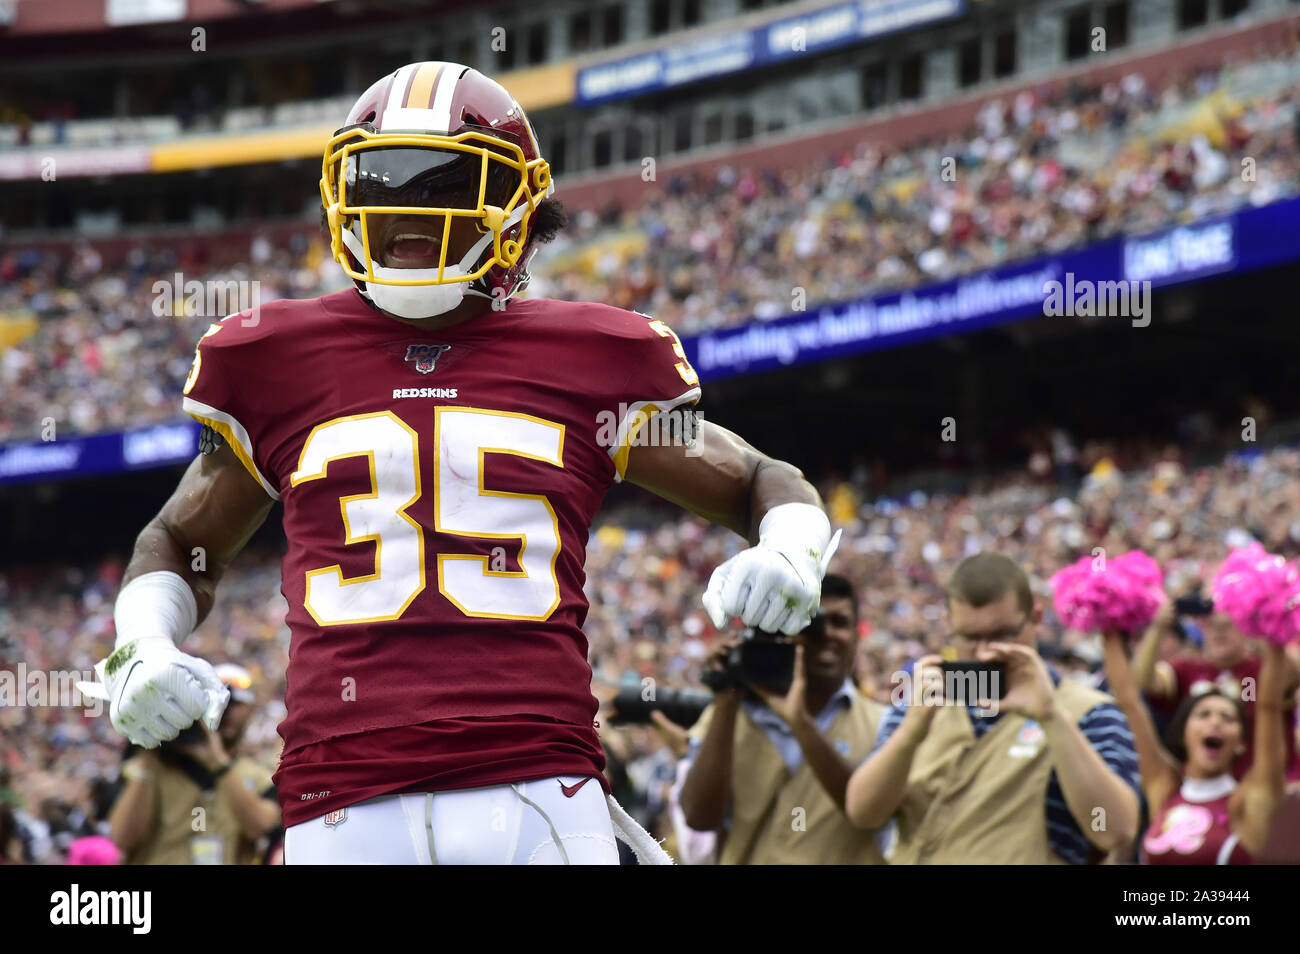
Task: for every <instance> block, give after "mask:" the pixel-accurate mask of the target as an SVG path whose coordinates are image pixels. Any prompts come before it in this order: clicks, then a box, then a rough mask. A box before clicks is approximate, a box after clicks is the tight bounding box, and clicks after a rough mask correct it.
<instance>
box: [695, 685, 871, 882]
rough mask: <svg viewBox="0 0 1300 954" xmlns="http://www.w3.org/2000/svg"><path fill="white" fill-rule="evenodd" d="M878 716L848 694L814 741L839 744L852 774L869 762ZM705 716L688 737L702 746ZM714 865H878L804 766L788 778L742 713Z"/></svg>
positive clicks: (864, 834)
mask: <svg viewBox="0 0 1300 954" xmlns="http://www.w3.org/2000/svg"><path fill="white" fill-rule="evenodd" d="M883 712H884V706H882V705H880V704H879V703H877V702H874V701H872V700H870V699H868V698H866V697H865V696H862V695H861V694H859V693H858V692H857V691H856V690H854V692H853V695H852V701H851V702H850V704H849V706H848V707H847V708H841V710H840V712H839V714H838V715H836V717H835V721H834V722H832V723H831V727H830V730H829V731H828V732H824V733H822V735H823V737H824V738H826V739H827V740H828V741H829V742H830V743H831V745H832V746H835V744H836V743H837V742H839V743H847V747H848V754H847V756H845V758H846V760H847V761H848V762H849V764H850V765H854V766H856V765H858V764H860V763H861V762H862V761H863V760H864V759H865V758H866V757H867V755H868V754H870V752H871V748H872V746H873V745H874V744H875V741H876V729H877V727H878V726H879V725H880V717H881V715H882V713H883ZM712 716H713V707H712V706H710V707H709V709H708V710H707V711H706V712H705V713H704V714H703V715H702V716H701V717H700V720H699V722H697V723H696V725H695V728H694V729H693V730H692V732H691V734H692V735H693V736H695V737H697V738H700V739H703V738H704V732H705V731H707V729H708V725H709V720H710V719H711V718H712ZM843 748H844V746H843V745H841V746H839V748H838V749H837V751H840V750H842V749H843ZM840 754H841V755H843V754H844V753H843V751H841V752H840ZM718 863H719V864H723V865H780V864H796V865H798V864H805V865H809V864H830V865H863V864H866V865H878V864H884V859H883V858H882V857H881V856H880V851H879V849H877V848H876V840H875V832H870V831H863V830H861V829H859V828H855V827H854V826H853V824H852V823H851V822H850V821H849V819H848V817H847V816H846V815H845V814H844V812H843V811H841V810H840V808H839V806H838V805H836V804H835V802H834V801H832V799H831V797H830V796H829V795H827V794H826V790H825V789H824V788H822V785H821V782H819V781H818V780H817V776H816V775H815V774H814V773H813V770H812V768H811V767H810V766H809V765H808V761H807V760H806V759H805V760H804V762H803V764H802V765H800V766H799V771H797V772H795V773H794V774H793V775H791V774H790V770H789V769H788V768H787V767H786V764H785V760H784V759H783V758H781V753H780V752H778V751H777V749H776V746H774V745H773V744H772V743H771V741H770V740H769V739H768V737H767V734H766V733H765V732H764V731H763V729H762V728H761V727H760V726H757V725H755V724H754V722H753V720H752V719H750V717H749V715H748V713H746V712H745V711H744V709H743V708H742V709H741V711H740V713H739V714H738V715H737V716H736V739H735V749H734V752H733V756H732V765H731V827H730V828H728V829H727V832H726V836H725V841H724V842H723V845H722V852H721V854H720V856H719V858H718Z"/></svg>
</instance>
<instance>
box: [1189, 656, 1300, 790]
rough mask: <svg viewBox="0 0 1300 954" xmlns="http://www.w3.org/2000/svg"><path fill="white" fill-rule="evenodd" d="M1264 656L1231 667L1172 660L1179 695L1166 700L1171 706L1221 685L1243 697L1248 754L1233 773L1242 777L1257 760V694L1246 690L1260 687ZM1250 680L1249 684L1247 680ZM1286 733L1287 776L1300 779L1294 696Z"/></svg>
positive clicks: (1195, 658)
mask: <svg viewBox="0 0 1300 954" xmlns="http://www.w3.org/2000/svg"><path fill="white" fill-rule="evenodd" d="M1260 662H1261V660H1260V658H1259V656H1257V655H1254V654H1252V655H1249V656H1246V657H1245V658H1244V659H1242V661H1241V662H1239V663H1237V665H1235V666H1233V667H1232V668H1231V669H1219V668H1218V667H1217V666H1215V665H1213V664H1212V663H1211V662H1210V661H1209V660H1207V659H1203V658H1201V657H1199V656H1181V657H1179V658H1177V659H1174V660H1173V661H1172V662H1170V664H1169V665H1170V668H1171V669H1173V671H1174V678H1175V679H1176V680H1177V685H1178V689H1177V696H1176V697H1175V699H1174V701H1173V702H1172V703H1170V702H1166V703H1165V706H1166V707H1167V708H1168V709H1173V708H1175V707H1176V706H1177V705H1178V703H1179V702H1181V701H1182V700H1184V699H1186V698H1187V697H1188V696H1189V695H1198V694H1199V693H1201V692H1204V691H1205V690H1206V689H1210V688H1214V687H1217V688H1218V689H1220V690H1222V691H1223V692H1225V693H1227V694H1228V695H1230V696H1232V697H1234V698H1237V699H1241V700H1242V706H1243V707H1244V708H1245V710H1246V724H1245V726H1243V732H1244V737H1243V739H1242V742H1243V743H1244V744H1245V747H1246V751H1245V753H1244V754H1243V755H1242V756H1241V757H1240V758H1238V759H1237V760H1236V762H1234V763H1233V770H1232V773H1233V775H1235V776H1236V777H1237V778H1238V779H1241V778H1244V777H1245V775H1246V772H1247V771H1249V770H1250V766H1251V763H1252V762H1253V761H1254V759H1255V693H1254V692H1249V693H1247V692H1244V691H1243V690H1244V688H1245V686H1246V685H1252V686H1255V687H1256V688H1258V686H1259V668H1260ZM1247 680H1249V683H1247ZM1283 710H1284V711H1283V720H1284V733H1285V736H1286V760H1287V761H1286V764H1287V779H1288V780H1292V781H1294V780H1296V779H1300V755H1298V754H1297V752H1296V744H1295V725H1294V717H1295V716H1294V699H1291V700H1289V702H1288V704H1287V705H1285V706H1284V707H1283Z"/></svg>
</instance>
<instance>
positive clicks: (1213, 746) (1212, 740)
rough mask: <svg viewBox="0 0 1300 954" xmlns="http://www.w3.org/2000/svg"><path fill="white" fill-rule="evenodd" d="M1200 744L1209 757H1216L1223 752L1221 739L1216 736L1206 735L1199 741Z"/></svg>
mask: <svg viewBox="0 0 1300 954" xmlns="http://www.w3.org/2000/svg"><path fill="white" fill-rule="evenodd" d="M1201 744H1202V745H1203V746H1205V748H1206V749H1207V750H1208V751H1209V752H1210V754H1211V755H1218V754H1219V753H1220V752H1222V751H1223V739H1221V738H1219V737H1218V736H1217V735H1207V736H1206V737H1205V738H1204V739H1202V740H1201Z"/></svg>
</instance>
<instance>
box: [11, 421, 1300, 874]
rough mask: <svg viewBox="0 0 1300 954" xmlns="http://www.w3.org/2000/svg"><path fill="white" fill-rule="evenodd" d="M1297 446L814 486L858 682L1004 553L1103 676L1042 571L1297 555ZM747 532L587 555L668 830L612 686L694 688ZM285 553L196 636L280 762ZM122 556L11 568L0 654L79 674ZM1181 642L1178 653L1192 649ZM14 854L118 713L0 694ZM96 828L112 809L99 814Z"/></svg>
mask: <svg viewBox="0 0 1300 954" xmlns="http://www.w3.org/2000/svg"><path fill="white" fill-rule="evenodd" d="M1298 469H1300V449H1295V448H1287V447H1282V448H1277V449H1273V450H1269V451H1234V452H1231V453H1228V454H1227V455H1226V456H1223V457H1222V459H1221V460H1220V461H1219V462H1218V463H1215V464H1212V465H1206V466H1189V465H1188V464H1186V463H1185V462H1184V461H1183V460H1182V455H1181V453H1180V451H1179V449H1178V448H1177V446H1170V447H1168V448H1166V449H1163V450H1162V451H1160V452H1159V453H1154V454H1148V455H1146V456H1145V457H1142V456H1139V455H1136V454H1132V453H1130V454H1129V455H1128V456H1127V457H1125V456H1124V455H1122V454H1119V453H1116V452H1115V451H1114V448H1107V447H1100V446H1099V447H1093V448H1089V449H1087V454H1086V456H1085V457H1084V458H1082V459H1080V460H1076V459H1073V455H1072V459H1071V460H1070V461H1067V462H1062V467H1061V468H1060V471H1059V473H1060V474H1061V476H1064V477H1065V478H1066V480H1065V482H1060V481H1058V480H1057V479H1056V478H1055V477H1053V476H1045V477H1040V478H1036V477H1035V476H1034V474H1033V471H1032V470H1031V469H1030V468H1028V467H1026V468H1024V469H1023V470H1019V471H1014V472H1008V473H1006V474H1004V475H1001V476H1000V477H998V478H997V479H996V480H993V481H988V482H984V483H983V484H982V485H981V486H977V487H972V488H971V489H970V490H969V491H968V492H964V493H950V494H940V495H927V494H925V493H921V492H914V493H911V494H908V495H906V496H904V497H902V498H890V497H873V496H870V494H869V488H868V487H867V485H866V483H865V482H864V479H863V475H861V474H859V475H858V476H857V479H854V478H853V477H852V476H850V477H849V478H846V479H841V480H835V481H832V482H826V483H824V484H823V486H822V488H821V489H822V491H823V494H824V496H825V499H826V500H827V504H828V509H829V510H830V512H831V515H832V519H833V520H834V521H835V523H836V524H837V525H839V526H843V528H844V534H845V538H844V540H843V542H842V544H841V546H840V549H839V552H838V554H837V556H836V558H835V560H834V562H833V563H832V567H831V568H832V571H833V572H835V573H838V574H840V575H842V576H845V577H847V578H848V579H849V580H851V581H853V582H854V583H855V585H856V587H857V591H858V598H859V600H860V604H861V614H860V621H859V632H858V655H857V660H856V665H855V679H856V681H857V683H858V685H859V687H860V689H861V690H862V692H863V693H864V694H866V695H869V696H871V697H872V698H874V699H876V700H877V701H880V702H882V703H884V704H888V703H889V701H890V693H891V689H892V687H893V685H894V683H893V681H892V676H893V674H895V673H897V672H899V671H900V670H901V669H902V668H903V667H904V666H905V665H906V663H908V661H910V660H912V659H915V658H916V657H918V656H920V655H922V654H924V653H927V652H939V651H940V650H942V648H943V647H944V646H945V644H946V643H947V641H948V633H947V631H946V629H945V625H944V598H943V585H944V581H945V579H946V577H947V575H948V573H950V572H951V570H952V568H953V567H954V566H955V565H956V564H957V562H958V561H960V560H961V559H962V558H963V557H965V556H967V555H970V554H972V553H976V552H979V551H981V550H994V551H998V552H1002V553H1006V554H1008V555H1010V556H1012V557H1013V558H1015V559H1016V560H1017V561H1018V562H1020V563H1021V564H1023V565H1024V566H1025V568H1026V569H1027V570H1028V571H1029V573H1030V578H1031V581H1032V583H1033V586H1034V588H1035V591H1036V595H1037V596H1038V597H1039V599H1040V600H1042V602H1043V604H1044V606H1045V608H1046V612H1045V615H1044V620H1043V624H1042V626H1041V629H1040V632H1039V645H1040V650H1041V651H1042V652H1043V654H1044V655H1045V657H1047V658H1048V659H1050V660H1053V661H1054V662H1055V663H1056V664H1057V665H1058V666H1060V667H1061V668H1062V669H1063V670H1065V671H1067V672H1069V671H1074V672H1077V673H1079V674H1080V675H1081V676H1086V675H1088V674H1093V675H1094V678H1096V677H1095V674H1097V673H1098V672H1099V670H1100V668H1101V648H1100V645H1099V643H1098V642H1097V640H1096V638H1095V634H1092V635H1090V634H1083V633H1079V632H1075V631H1071V630H1067V629H1065V628H1064V627H1063V626H1062V624H1061V623H1060V621H1059V620H1058V619H1057V618H1056V617H1055V615H1054V613H1053V612H1052V609H1051V600H1050V593H1049V591H1048V588H1047V580H1048V578H1049V577H1050V576H1051V574H1052V573H1053V572H1055V571H1056V570H1057V569H1060V568H1061V567H1063V566H1065V565H1067V564H1068V563H1070V562H1072V561H1074V560H1075V559H1077V558H1078V556H1080V555H1081V554H1088V553H1091V552H1092V549H1093V548H1094V547H1104V548H1105V549H1106V551H1107V552H1108V553H1111V554H1119V553H1122V552H1124V551H1127V550H1129V549H1132V548H1140V549H1142V550H1144V551H1146V552H1147V553H1149V554H1151V555H1152V556H1154V557H1155V558H1156V559H1157V560H1158V561H1159V562H1160V564H1161V566H1162V567H1163V568H1164V570H1165V573H1166V588H1167V590H1168V592H1169V593H1170V594H1171V595H1174V596H1177V595H1184V594H1187V593H1192V592H1197V591H1199V590H1202V589H1203V588H1205V587H1206V586H1207V585H1208V581H1209V580H1210V578H1211V577H1212V575H1213V573H1214V570H1215V568H1216V566H1217V564H1218V562H1219V561H1220V560H1221V559H1222V558H1223V557H1224V556H1225V555H1226V554H1227V552H1228V551H1229V550H1230V549H1231V548H1233V547H1237V546H1242V545H1245V544H1246V543H1248V542H1249V541H1251V540H1258V541H1260V542H1261V543H1263V544H1264V546H1265V547H1266V548H1267V549H1269V550H1270V551H1272V552H1276V553H1281V554H1283V555H1285V556H1287V557H1288V558H1292V557H1294V556H1296V555H1297V554H1300V483H1297V482H1296V481H1295V480H1294V474H1295V473H1296V472H1297V470H1298ZM742 546H743V541H741V539H740V538H739V537H737V536H736V535H734V534H731V533H730V532H729V531H725V530H722V529H720V528H716V527H711V526H709V525H708V524H706V523H704V522H703V521H700V520H698V519H695V518H692V517H683V516H681V515H680V514H679V513H676V512H673V511H665V510H662V509H658V508H641V507H633V508H626V509H621V510H615V511H611V512H608V513H607V514H605V516H604V518H603V520H602V522H601V524H600V525H599V526H598V527H597V528H596V529H595V531H594V532H593V534H592V536H591V539H590V542H589V547H588V554H587V587H586V589H587V594H588V597H589V599H590V601H591V612H590V615H589V617H588V620H587V623H586V626H585V630H586V633H587V636H588V639H589V641H590V660H591V664H592V669H593V677H594V683H593V691H594V692H595V694H596V695H597V696H598V698H600V699H601V700H602V703H603V705H602V711H601V713H600V714H599V715H598V717H597V718H598V720H599V721H600V722H601V725H602V730H601V731H602V738H603V741H604V742H605V745H606V749H607V753H608V756H609V766H608V768H607V772H608V773H609V774H610V777H611V779H612V781H613V782H614V784H615V787H616V791H617V792H618V793H619V796H620V800H621V801H622V803H623V804H624V805H625V806H627V807H628V808H629V810H630V811H632V812H633V813H634V814H635V815H637V816H638V817H639V818H640V820H642V821H643V822H644V823H645V824H647V826H648V827H649V828H650V830H651V831H653V832H655V833H656V834H657V835H658V836H659V837H671V836H672V829H671V825H670V823H669V817H668V795H669V790H670V788H671V785H672V783H673V781H674V777H675V768H676V764H677V760H678V757H679V756H680V755H681V752H680V750H679V749H678V748H676V747H675V746H676V745H677V744H679V742H680V740H678V739H674V738H673V737H672V736H671V735H670V734H669V735H665V734H663V733H661V731H660V730H659V729H658V728H656V727H652V726H649V725H620V724H618V722H617V719H616V718H614V719H611V715H612V713H611V712H610V711H609V708H608V703H609V702H610V701H611V700H612V699H613V696H614V694H615V692H616V690H617V688H618V686H619V685H620V684H626V683H627V682H629V681H630V682H632V683H636V684H641V681H642V680H644V679H646V678H650V679H653V680H655V683H656V684H657V685H658V686H661V687H664V688H674V687H694V688H698V687H699V686H700V676H701V672H702V670H703V667H704V665H705V663H706V657H707V656H708V653H709V651H710V649H711V648H712V647H713V646H714V644H715V641H716V640H717V639H718V637H719V633H718V631H717V630H716V629H715V628H714V627H713V625H712V623H711V622H710V621H709V620H708V617H707V616H706V614H705V612H704V610H703V608H702V606H701V602H700V597H701V595H702V593H703V591H704V587H705V585H706V584H707V582H708V578H709V574H710V573H711V572H712V570H713V568H714V567H716V566H717V565H718V564H719V563H721V562H722V561H723V560H725V559H727V558H728V557H729V556H731V555H732V554H734V553H735V552H737V551H738V549H739V548H740V547H742ZM278 561H279V554H278V553H276V552H274V551H272V550H267V549H262V550H256V549H254V550H250V551H246V552H245V553H244V554H242V555H241V557H240V558H239V560H238V561H237V563H236V564H235V565H234V566H233V567H232V568H231V570H230V571H229V572H228V573H227V574H226V576H225V578H224V579H223V581H222V584H221V588H220V590H219V591H218V598H217V602H216V605H215V607H214V609H213V611H212V613H211V614H210V615H209V617H208V618H207V620H206V621H205V622H204V623H203V625H202V626H201V627H200V628H199V629H198V631H197V632H196V633H195V634H194V635H193V636H192V637H191V638H190V640H189V641H187V643H186V644H185V646H184V649H185V650H186V651H187V652H190V653H192V654H195V655H198V656H201V657H203V658H205V659H209V660H211V661H212V662H214V663H220V662H234V663H237V664H239V665H241V666H243V667H245V668H246V669H247V670H248V671H249V673H250V674H251V675H252V677H253V688H254V692H255V696H256V701H257V705H256V710H255V712H254V714H253V716H252V718H251V719H250V721H249V724H248V727H247V729H246V731H245V734H244V739H243V743H242V748H241V751H242V752H243V753H244V754H246V755H247V756H249V757H250V758H252V759H254V760H256V761H258V762H260V763H261V764H263V765H264V766H265V767H266V768H267V770H268V771H270V770H272V769H273V768H274V766H275V763H276V760H277V758H278V751H279V737H278V736H277V735H276V732H275V726H276V724H277V722H278V721H279V720H280V719H281V718H282V717H283V715H284V706H283V702H282V699H283V695H284V688H285V686H284V678H285V669H286V666H287V664H288V648H289V646H288V635H289V634H288V629H287V627H286V626H285V625H284V614H285V603H284V600H283V598H282V597H281V596H280V594H279V568H278ZM122 570H123V565H122V563H121V562H120V561H119V560H114V559H110V560H107V561H105V562H103V563H100V564H98V565H94V566H58V567H40V568H36V567H33V568H31V569H30V570H26V571H18V572H10V573H7V574H5V575H3V576H0V607H2V608H0V668H9V669H12V668H15V667H16V665H17V662H18V661H19V660H23V661H25V663H26V666H27V667H28V669H29V670H36V669H43V670H46V671H66V670H69V669H71V670H77V671H80V672H82V673H86V672H88V671H89V670H90V668H91V667H92V666H93V664H94V663H95V662H96V661H97V660H99V659H100V658H102V657H103V656H105V655H106V654H107V652H108V650H109V649H110V648H111V647H112V642H113V636H114V634H113V625H112V605H113V599H114V597H115V594H116V591H117V585H118V581H119V579H120V577H121V573H122ZM1186 634H1187V635H1186V638H1185V639H1184V640H1183V641H1181V642H1179V641H1177V640H1173V639H1171V640H1169V641H1168V642H1167V645H1165V646H1164V647H1163V650H1162V653H1163V655H1164V656H1166V657H1174V656H1178V655H1196V654H1198V653H1199V642H1198V640H1199V635H1198V631H1197V629H1196V627H1195V625H1194V624H1191V623H1190V622H1189V625H1188V626H1187V628H1186ZM0 737H2V738H3V740H4V747H3V752H2V753H0V754H2V755H3V772H4V773H5V774H4V785H3V786H0V803H4V804H7V805H8V813H9V816H10V822H9V824H10V826H11V828H12V837H13V841H12V842H11V844H10V846H9V851H10V852H21V856H23V857H26V858H27V859H29V860H33V861H38V862H44V863H59V862H61V861H62V860H63V858H64V852H66V850H67V847H68V845H69V844H71V843H72V841H73V840H74V839H75V838H77V837H79V836H83V835H85V834H87V833H89V832H91V831H93V830H95V829H96V823H97V822H99V823H102V822H103V820H104V819H105V818H106V815H107V810H108V807H109V806H110V805H111V804H112V798H113V793H114V790H115V787H116V786H117V785H119V784H120V779H119V767H120V765H121V762H122V753H123V748H124V744H123V741H122V739H121V738H120V737H119V736H118V735H117V734H116V733H114V732H113V730H112V728H111V726H110V725H109V722H108V719H107V716H106V715H105V716H100V717H99V718H94V717H92V716H89V715H87V714H85V713H83V711H82V710H81V709H79V708H76V707H75V706H63V707H41V708H21V707H16V708H0ZM101 827H102V824H101Z"/></svg>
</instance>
